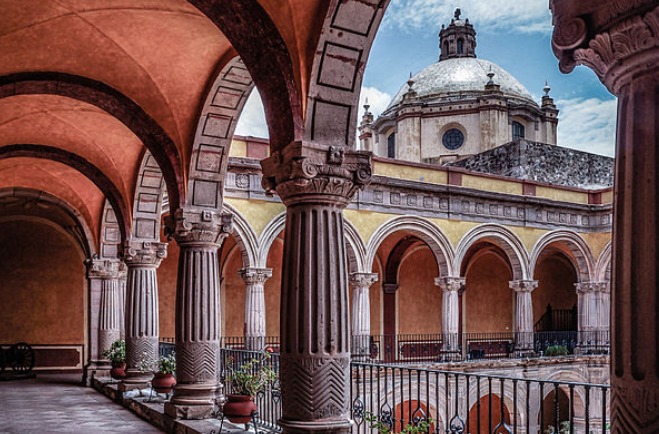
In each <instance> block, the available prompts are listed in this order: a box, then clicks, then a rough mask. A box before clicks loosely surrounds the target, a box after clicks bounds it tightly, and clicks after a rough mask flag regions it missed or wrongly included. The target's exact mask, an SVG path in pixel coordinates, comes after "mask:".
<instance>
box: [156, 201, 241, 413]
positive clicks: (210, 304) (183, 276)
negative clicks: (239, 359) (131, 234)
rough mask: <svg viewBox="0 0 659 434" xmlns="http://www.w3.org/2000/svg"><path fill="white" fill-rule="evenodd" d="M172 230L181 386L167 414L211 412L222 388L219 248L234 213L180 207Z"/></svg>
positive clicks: (171, 219) (170, 222)
mask: <svg viewBox="0 0 659 434" xmlns="http://www.w3.org/2000/svg"><path fill="white" fill-rule="evenodd" d="M167 230H168V233H169V234H171V236H173V237H174V238H175V239H176V242H177V243H178V245H179V247H180V253H179V264H178V279H177V283H176V381H177V384H176V387H175V388H174V395H173V396H172V399H171V401H170V402H168V403H166V404H165V414H167V415H168V416H169V417H171V418H174V419H207V418H209V417H211V416H212V413H213V408H214V405H215V398H216V396H215V392H216V390H217V388H218V382H217V369H218V366H219V365H218V360H219V348H220V285H219V283H220V279H219V275H220V272H219V263H218V257H217V250H218V248H219V247H220V245H221V244H222V241H223V240H224V239H225V238H226V236H227V235H228V234H229V233H230V232H231V216H230V215H226V214H216V213H213V212H210V211H202V212H192V211H188V210H182V209H178V210H176V211H175V212H174V213H173V214H172V215H171V216H170V217H169V219H168V220H167Z"/></svg>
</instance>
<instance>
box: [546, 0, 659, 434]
mask: <svg viewBox="0 0 659 434" xmlns="http://www.w3.org/2000/svg"><path fill="white" fill-rule="evenodd" d="M551 8H552V12H553V15H554V17H553V21H554V25H555V28H554V34H553V37H552V45H553V49H554V53H555V54H556V56H557V57H558V58H559V59H560V68H561V70H562V71H563V72H566V73H567V72H570V71H572V69H574V67H575V65H577V64H583V65H586V66H589V67H590V68H592V69H593V70H594V71H595V73H596V74H597V75H598V76H599V78H600V80H601V81H602V83H604V85H605V86H606V87H607V88H608V89H609V90H610V91H611V92H612V93H613V94H614V95H617V96H618V122H617V135H616V142H617V143H616V179H615V210H614V218H613V222H614V227H613V255H612V257H613V264H612V271H613V276H614V280H613V288H612V294H613V306H612V313H613V315H612V318H613V320H614V323H613V327H612V329H613V339H612V350H613V351H612V357H611V389H612V394H611V432H612V433H613V434H618V433H632V432H633V433H637V434H645V433H656V432H659V411H658V408H659V363H657V359H658V354H659V319H658V318H657V303H659V298H658V297H657V294H658V293H659V280H658V279H657V264H659V249H657V238H658V235H659V213H658V212H657V211H658V210H657V208H658V206H659V203H658V202H659V196H658V195H657V184H659V153H658V150H657V149H658V147H657V137H658V136H659V126H658V125H659V122H658V121H657V119H659V5H658V4H657V2H656V1H655V0H638V1H627V2H622V1H617V0H599V1H595V0H589V1H584V2H574V1H571V0H553V1H552V2H551Z"/></svg>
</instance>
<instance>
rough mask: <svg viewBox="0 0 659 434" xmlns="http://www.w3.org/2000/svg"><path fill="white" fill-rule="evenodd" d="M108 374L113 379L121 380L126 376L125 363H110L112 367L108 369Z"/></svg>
mask: <svg viewBox="0 0 659 434" xmlns="http://www.w3.org/2000/svg"><path fill="white" fill-rule="evenodd" d="M110 376H111V377H112V378H113V379H115V380H123V379H124V378H126V364H125V363H112V369H110Z"/></svg>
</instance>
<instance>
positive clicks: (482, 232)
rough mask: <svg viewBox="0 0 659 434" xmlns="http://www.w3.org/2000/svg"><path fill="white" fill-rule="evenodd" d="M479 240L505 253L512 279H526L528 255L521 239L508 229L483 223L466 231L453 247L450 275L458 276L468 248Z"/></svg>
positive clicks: (527, 274)
mask: <svg viewBox="0 0 659 434" xmlns="http://www.w3.org/2000/svg"><path fill="white" fill-rule="evenodd" d="M479 240H487V241H490V242H492V243H493V244H494V245H496V246H497V247H499V248H500V249H501V250H503V251H504V252H505V253H506V256H507V258H508V262H509V263H510V267H511V269H512V273H513V280H528V279H529V278H530V277H529V267H528V263H529V260H528V255H527V253H526V249H525V248H524V245H523V244H522V241H521V240H520V239H519V238H518V237H517V235H515V234H514V233H513V232H512V231H510V230H509V229H507V228H505V227H503V226H500V225H495V224H483V225H480V226H477V227H475V228H473V229H472V230H470V231H469V232H467V233H466V234H465V235H464V236H463V237H462V239H461V240H460V242H459V243H458V246H457V247H456V249H455V261H454V262H453V269H452V273H453V274H452V275H453V276H459V275H460V272H461V268H462V262H463V261H464V260H465V258H466V255H467V252H468V251H469V248H470V247H471V246H473V245H474V244H475V243H476V242H477V241H479Z"/></svg>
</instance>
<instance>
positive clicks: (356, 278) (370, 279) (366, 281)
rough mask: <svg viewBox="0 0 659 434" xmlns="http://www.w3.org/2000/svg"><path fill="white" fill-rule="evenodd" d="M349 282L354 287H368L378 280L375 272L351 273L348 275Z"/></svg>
mask: <svg viewBox="0 0 659 434" xmlns="http://www.w3.org/2000/svg"><path fill="white" fill-rule="evenodd" d="M348 279H349V282H350V284H351V285H352V286H353V287H355V288H370V287H371V285H373V284H374V283H375V282H377V281H378V274H377V273H351V274H350V276H349V278H348Z"/></svg>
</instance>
